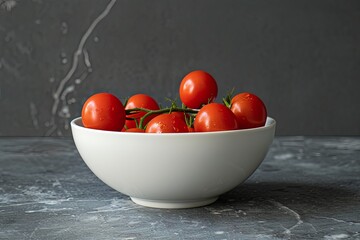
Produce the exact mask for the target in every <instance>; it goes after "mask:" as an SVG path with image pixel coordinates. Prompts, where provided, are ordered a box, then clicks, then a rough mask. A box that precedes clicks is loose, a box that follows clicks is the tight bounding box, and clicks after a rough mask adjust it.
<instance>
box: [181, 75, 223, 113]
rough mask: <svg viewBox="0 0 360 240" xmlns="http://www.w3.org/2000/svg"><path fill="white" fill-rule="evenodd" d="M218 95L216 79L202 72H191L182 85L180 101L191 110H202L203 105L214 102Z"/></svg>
mask: <svg viewBox="0 0 360 240" xmlns="http://www.w3.org/2000/svg"><path fill="white" fill-rule="evenodd" d="M217 93H218V86H217V83H216V81H215V79H214V78H213V77H212V76H211V75H210V74H209V73H207V72H205V71H202V70H196V71H193V72H190V73H189V74H187V75H186V76H185V77H184V78H183V79H182V81H181V83H180V88H179V95H180V99H181V101H182V102H183V103H184V104H185V105H186V106H187V107H189V108H200V107H201V106H202V105H203V104H208V103H210V102H212V101H213V100H214V99H215V98H216V97H217Z"/></svg>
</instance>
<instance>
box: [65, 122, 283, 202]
mask: <svg viewBox="0 0 360 240" xmlns="http://www.w3.org/2000/svg"><path fill="white" fill-rule="evenodd" d="M275 125H276V122H275V120H274V119H272V118H267V121H266V125H265V126H264V127H259V128H253V129H245V130H235V131H222V132H206V133H165V134H156V133H147V134H146V133H127V132H112V131H102V130H94V129H89V128H85V127H83V125H82V121H81V118H76V119H74V120H73V121H72V122H71V129H72V133H73V138H74V142H75V145H76V147H77V149H78V151H79V153H80V155H81V157H82V159H83V160H84V162H85V163H86V164H87V166H88V167H89V168H90V169H91V171H92V172H93V173H94V174H95V175H96V176H97V177H98V178H99V179H101V180H102V181H103V182H104V183H106V184H107V185H109V186H110V187H112V188H114V189H115V190H117V191H119V192H121V193H123V194H126V195H128V196H130V197H131V199H132V200H133V201H134V202H135V203H137V204H140V205H143V206H148V207H155V208H190V207H199V206H204V205H207V204H210V203H213V202H215V201H216V199H217V198H218V197H219V195H221V194H223V193H225V192H227V191H229V190H231V189H233V188H235V187H236V186H238V185H239V184H241V183H242V182H244V181H245V180H246V179H247V178H248V177H249V176H250V175H251V174H252V173H253V172H254V171H255V170H256V168H257V167H258V166H259V165H260V163H261V162H262V161H263V159H264V158H265V156H266V154H267V152H268V150H269V147H270V145H271V143H272V140H273V138H274V134H275Z"/></svg>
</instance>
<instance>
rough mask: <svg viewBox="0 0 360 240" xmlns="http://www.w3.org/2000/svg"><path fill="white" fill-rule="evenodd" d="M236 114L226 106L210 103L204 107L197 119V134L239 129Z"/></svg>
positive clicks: (195, 126)
mask: <svg viewBox="0 0 360 240" xmlns="http://www.w3.org/2000/svg"><path fill="white" fill-rule="evenodd" d="M237 128H238V126H237V121H236V116H235V115H234V113H233V112H232V111H231V110H230V109H229V108H227V107H226V106H225V105H223V104H220V103H210V104H207V105H205V106H203V107H202V108H201V109H200V111H199V112H198V114H197V116H196V117H195V121H194V129H195V132H214V131H226V130H235V129H237Z"/></svg>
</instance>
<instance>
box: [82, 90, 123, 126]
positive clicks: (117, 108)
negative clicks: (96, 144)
mask: <svg viewBox="0 0 360 240" xmlns="http://www.w3.org/2000/svg"><path fill="white" fill-rule="evenodd" d="M81 117H82V122H83V125H84V127H87V128H93V129H100V130H108V131H120V130H121V129H122V128H123V126H124V123H125V109H124V106H123V104H122V103H121V101H120V100H119V99H118V98H117V97H116V96H114V95H112V94H110V93H97V94H94V95H92V96H91V97H89V98H88V99H87V100H86V102H85V103H84V105H83V108H82V111H81Z"/></svg>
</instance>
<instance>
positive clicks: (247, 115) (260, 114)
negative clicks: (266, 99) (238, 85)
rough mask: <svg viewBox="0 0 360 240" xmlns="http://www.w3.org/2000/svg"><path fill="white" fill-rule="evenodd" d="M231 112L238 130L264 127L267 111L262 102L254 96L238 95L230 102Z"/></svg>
mask: <svg viewBox="0 0 360 240" xmlns="http://www.w3.org/2000/svg"><path fill="white" fill-rule="evenodd" d="M230 109H231V111H232V112H233V113H234V114H235V116H236V119H237V122H238V127H239V129H246V128H255V127H261V126H264V125H265V122H266V117H267V111H266V107H265V104H264V103H263V101H262V100H261V99H260V98H259V97H257V96H256V95H254V94H251V93H247V92H245V93H240V94H237V95H236V96H235V97H233V99H232V100H231V108H230Z"/></svg>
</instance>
